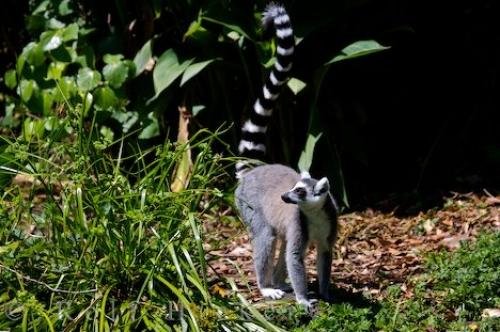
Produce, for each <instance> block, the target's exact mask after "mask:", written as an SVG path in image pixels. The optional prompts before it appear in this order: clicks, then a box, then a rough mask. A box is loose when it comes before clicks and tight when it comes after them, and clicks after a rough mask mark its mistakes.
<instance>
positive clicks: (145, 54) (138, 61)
mask: <svg viewBox="0 0 500 332" xmlns="http://www.w3.org/2000/svg"><path fill="white" fill-rule="evenodd" d="M152 54H153V51H152V39H150V40H148V41H147V43H146V44H144V46H142V48H141V50H140V51H139V52H137V54H136V55H135V57H134V64H135V68H136V70H135V76H138V75H139V74H141V73H142V72H143V71H144V69H145V68H146V66H147V64H148V63H149V62H150V61H152V60H153V55H152Z"/></svg>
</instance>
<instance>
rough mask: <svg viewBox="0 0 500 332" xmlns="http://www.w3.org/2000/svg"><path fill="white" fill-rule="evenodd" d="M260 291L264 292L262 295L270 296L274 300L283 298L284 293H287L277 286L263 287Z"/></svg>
mask: <svg viewBox="0 0 500 332" xmlns="http://www.w3.org/2000/svg"><path fill="white" fill-rule="evenodd" d="M260 293H261V294H262V296H264V297H269V298H271V299H273V300H278V299H281V298H282V297H283V295H285V292H283V291H282V290H281V289H277V288H262V289H261V290H260Z"/></svg>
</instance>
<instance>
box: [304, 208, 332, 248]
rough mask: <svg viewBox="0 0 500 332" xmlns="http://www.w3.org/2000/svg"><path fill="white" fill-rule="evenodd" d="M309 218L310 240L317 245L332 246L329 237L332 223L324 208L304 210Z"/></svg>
mask: <svg viewBox="0 0 500 332" xmlns="http://www.w3.org/2000/svg"><path fill="white" fill-rule="evenodd" d="M303 212H304V214H305V216H306V218H307V231H308V236H309V242H311V243H314V244H315V245H316V246H330V241H329V239H328V238H329V237H330V234H331V231H332V223H331V221H330V219H329V218H328V215H327V213H326V212H325V211H323V210H321V209H320V210H311V211H303Z"/></svg>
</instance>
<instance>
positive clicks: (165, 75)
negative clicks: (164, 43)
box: [153, 49, 194, 97]
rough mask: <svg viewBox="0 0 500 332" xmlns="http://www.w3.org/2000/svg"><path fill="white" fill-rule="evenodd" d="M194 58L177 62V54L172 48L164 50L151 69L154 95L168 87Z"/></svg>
mask: <svg viewBox="0 0 500 332" xmlns="http://www.w3.org/2000/svg"><path fill="white" fill-rule="evenodd" d="M193 60H194V58H192V59H188V60H186V61H183V62H182V63H179V59H178V58H177V54H175V51H174V50H173V49H168V50H166V51H165V52H164V53H163V54H162V55H161V57H160V58H159V59H158V62H157V63H156V67H155V69H154V70H153V84H154V88H155V93H156V95H155V97H158V95H159V94H160V93H161V92H162V91H163V90H165V89H166V88H168V87H169V86H170V84H172V83H173V82H174V81H175V80H176V79H177V78H178V77H179V76H180V75H182V73H183V72H184V70H186V68H187V67H188V66H189V65H190V64H191V62H193Z"/></svg>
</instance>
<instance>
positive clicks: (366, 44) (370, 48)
mask: <svg viewBox="0 0 500 332" xmlns="http://www.w3.org/2000/svg"><path fill="white" fill-rule="evenodd" d="M389 48H390V47H388V46H382V45H380V44H379V43H377V42H376V41H375V40H360V41H357V42H355V43H352V44H351V45H349V46H347V47H345V48H344V49H343V50H342V51H341V53H340V54H339V55H336V56H335V57H333V59H331V60H330V61H328V62H327V63H325V65H330V64H332V63H334V62H339V61H343V60H348V59H353V58H357V57H360V56H363V55H368V54H372V53H375V52H380V51H383V50H386V49H389Z"/></svg>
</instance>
